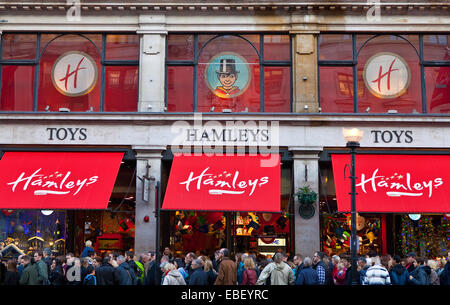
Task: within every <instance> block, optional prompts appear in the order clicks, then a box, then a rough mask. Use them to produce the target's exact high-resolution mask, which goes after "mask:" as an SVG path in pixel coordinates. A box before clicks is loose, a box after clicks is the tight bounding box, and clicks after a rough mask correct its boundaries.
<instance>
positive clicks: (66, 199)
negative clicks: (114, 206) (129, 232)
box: [0, 152, 123, 209]
mask: <svg viewBox="0 0 450 305" xmlns="http://www.w3.org/2000/svg"><path fill="white" fill-rule="evenodd" d="M122 157H123V153H94V152H92V153H91V152H81V153H80V152H6V153H5V155H4V156H3V157H2V159H1V160H0V172H1V173H2V175H1V176H0V198H2V199H1V202H0V208H14V209H106V207H107V205H108V201H109V197H110V195H111V191H112V188H113V186H114V182H115V179H116V176H117V172H118V170H119V167H120V164H121V160H122Z"/></svg>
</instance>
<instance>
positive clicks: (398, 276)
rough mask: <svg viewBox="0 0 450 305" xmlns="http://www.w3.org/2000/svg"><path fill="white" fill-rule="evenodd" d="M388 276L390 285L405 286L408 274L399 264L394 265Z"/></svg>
mask: <svg viewBox="0 0 450 305" xmlns="http://www.w3.org/2000/svg"><path fill="white" fill-rule="evenodd" d="M390 276H391V284H392V285H406V283H407V282H408V278H409V272H408V270H406V268H405V267H403V266H402V265H401V264H396V265H395V266H394V267H392V269H391V272H390Z"/></svg>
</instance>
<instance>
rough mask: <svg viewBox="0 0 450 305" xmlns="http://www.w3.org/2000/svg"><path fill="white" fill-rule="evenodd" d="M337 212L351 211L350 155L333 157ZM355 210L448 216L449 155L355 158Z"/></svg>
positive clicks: (449, 189) (365, 156)
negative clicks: (446, 214)
mask: <svg viewBox="0 0 450 305" xmlns="http://www.w3.org/2000/svg"><path fill="white" fill-rule="evenodd" d="M331 160H332V163H333V174H334V181H335V188H336V197H337V204H338V210H339V211H340V212H349V211H350V209H351V208H350V194H349V193H350V156H349V155H348V154H333V155H332V156H331ZM355 167H356V177H357V180H356V193H357V195H356V211H357V212H375V213H449V212H450V196H449V193H450V156H444V155H356V160H355Z"/></svg>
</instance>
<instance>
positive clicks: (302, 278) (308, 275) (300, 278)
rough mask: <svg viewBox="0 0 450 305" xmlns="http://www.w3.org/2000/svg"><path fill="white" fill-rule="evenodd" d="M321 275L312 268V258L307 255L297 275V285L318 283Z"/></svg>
mask: <svg viewBox="0 0 450 305" xmlns="http://www.w3.org/2000/svg"><path fill="white" fill-rule="evenodd" d="M318 284H319V276H318V275H317V271H316V270H314V269H313V268H312V260H311V258H310V257H305V258H304V260H303V268H302V269H301V270H300V273H299V274H298V275H297V279H296V280H295V285H318Z"/></svg>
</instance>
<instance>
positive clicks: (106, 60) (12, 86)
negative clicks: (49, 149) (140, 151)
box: [0, 33, 139, 112]
mask: <svg viewBox="0 0 450 305" xmlns="http://www.w3.org/2000/svg"><path fill="white" fill-rule="evenodd" d="M1 38H2V39H1V44H0V50H1V52H0V55H1V57H0V67H1V69H0V84H1V88H0V90H1V91H0V111H50V112H59V111H72V112H80V111H81V112H85V111H93V112H98V111H107V112H134V111H137V102H138V64H139V61H138V60H139V37H138V36H137V35H128V34H111V35H110V34H40V33H39V34H16V33H7V34H4V35H2V37H1Z"/></svg>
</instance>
